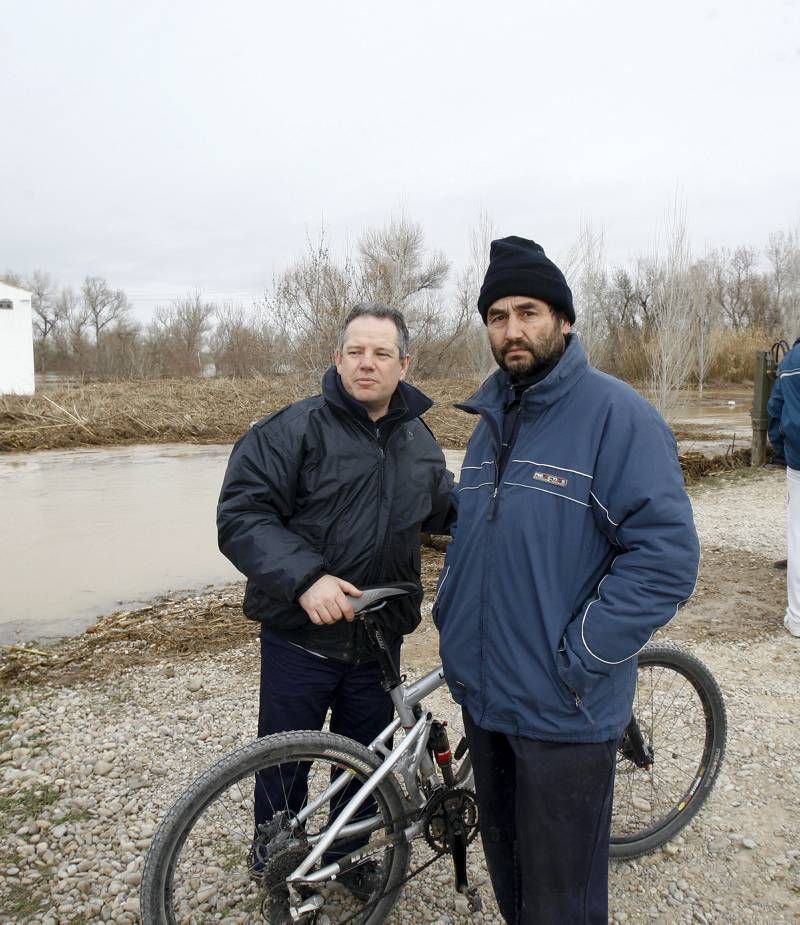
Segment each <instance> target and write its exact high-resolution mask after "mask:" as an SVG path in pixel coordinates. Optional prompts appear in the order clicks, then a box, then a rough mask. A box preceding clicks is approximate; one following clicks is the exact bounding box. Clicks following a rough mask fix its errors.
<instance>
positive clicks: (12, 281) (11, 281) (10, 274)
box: [0, 270, 25, 289]
mask: <svg viewBox="0 0 800 925" xmlns="http://www.w3.org/2000/svg"><path fill="white" fill-rule="evenodd" d="M0 283H5V284H6V285H7V286H16V287H17V288H19V289H24V288H25V286H24V282H23V279H22V274H21V273H16V272H15V271H14V270H6V272H5V273H3V274H2V275H0Z"/></svg>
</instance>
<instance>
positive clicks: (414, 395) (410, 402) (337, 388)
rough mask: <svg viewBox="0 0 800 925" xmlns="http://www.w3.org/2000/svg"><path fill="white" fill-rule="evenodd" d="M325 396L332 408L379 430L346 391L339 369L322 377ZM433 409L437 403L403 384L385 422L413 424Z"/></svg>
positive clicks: (363, 407)
mask: <svg viewBox="0 0 800 925" xmlns="http://www.w3.org/2000/svg"><path fill="white" fill-rule="evenodd" d="M322 395H323V398H324V399H325V401H326V402H328V404H329V405H332V406H333V407H334V408H337V409H338V410H339V411H343V412H344V413H345V414H347V415H349V416H350V417H351V418H354V419H355V420H357V421H360V422H361V423H362V424H366V425H367V426H368V427H371V428H372V427H374V426H375V423H376V422H374V421H372V419H371V418H370V416H369V414H368V412H367V408H366V405H364V404H363V403H362V402H360V401H358V400H357V399H355V398H353V396H352V395H350V393H349V392H348V391H347V390H346V389H345V387H344V385H343V384H342V379H341V376H340V375H339V373H337V372H336V367H335V366H329V367H328V368H327V369H326V370H325V374H324V375H323V377H322ZM432 405H433V402H432V401H431V399H430V398H428V396H427V395H426V394H425V393H424V392H422V391H421V390H420V389H418V388H416V386H413V385H409V383H407V382H403V381H402V380H401V381H400V382H399V383H398V384H397V388H396V389H395V390H394V394H393V395H392V397H391V399H390V400H389V410H388V412H387V413H386V415H385V416H384V418H383V419H382V420H390V421H391V422H392V423H397V424H401V423H404V422H405V421H411V420H413V419H414V418H418V417H419V416H420V415H422V414H424V413H425V412H426V411H427V410H428V409H429V408H430V407H431V406H432Z"/></svg>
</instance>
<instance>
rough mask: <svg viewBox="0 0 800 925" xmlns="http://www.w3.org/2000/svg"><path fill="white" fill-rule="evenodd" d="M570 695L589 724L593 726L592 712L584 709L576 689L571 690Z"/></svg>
mask: <svg viewBox="0 0 800 925" xmlns="http://www.w3.org/2000/svg"><path fill="white" fill-rule="evenodd" d="M572 696H573V697H574V698H575V706H576V707H577V708H578V709H579V710H580V711H581V713H583V715H584V716H585V717H586V719H587V720H588V722H589V725H590V726H594V720H593V719H592V714H591V713H590V712H589V711H588V710H587V709H586V707H585V706H584V705H583V700H581V697H580V695H579V694H578V693H577V692H576V691H572Z"/></svg>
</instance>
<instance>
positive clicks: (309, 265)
mask: <svg viewBox="0 0 800 925" xmlns="http://www.w3.org/2000/svg"><path fill="white" fill-rule="evenodd" d="M493 236H495V232H494V228H493V226H492V223H491V221H490V220H489V219H488V218H487V217H485V216H483V217H481V219H480V221H479V223H478V225H477V226H476V228H475V229H474V230H473V231H472V233H471V240H470V256H469V259H468V261H467V264H466V266H463V267H461V268H460V269H459V270H458V271H456V272H454V271H453V268H452V267H451V263H450V261H449V260H448V259H447V258H446V257H445V255H444V254H442V253H439V252H435V251H431V250H430V249H429V248H428V247H427V246H426V244H425V238H424V233H423V230H422V228H421V227H420V226H419V225H418V224H416V223H414V222H411V221H408V220H407V219H400V220H394V221H391V222H389V223H388V224H386V225H384V226H382V227H379V228H371V229H368V230H367V231H365V232H364V234H363V235H362V236H361V239H360V240H359V242H358V245H357V248H356V249H355V252H354V253H351V254H347V255H345V256H344V257H339V258H337V257H335V256H334V255H333V254H332V252H331V249H330V247H329V245H328V242H327V240H326V237H325V234H324V232H323V233H320V235H319V238H318V239H317V240H316V241H309V242H308V245H307V247H306V251H305V253H304V254H303V255H302V256H301V257H300V258H299V259H298V260H297V261H295V262H294V263H293V264H292V265H291V266H290V267H288V268H287V269H286V271H285V272H284V273H282V274H281V275H280V276H279V277H278V278H277V279H276V280H275V281H274V283H273V285H272V286H271V288H270V289H269V291H267V292H266V293H265V294H264V296H263V298H262V299H261V300H259V301H257V302H255V303H253V304H252V305H241V304H233V303H221V304H220V303H215V302H211V301H208V300H206V299H204V298H203V296H202V294H201V293H200V292H195V293H189V294H187V295H186V296H184V297H182V298H179V299H175V300H174V301H172V302H171V303H170V304H167V305H162V306H159V307H158V308H157V309H156V311H155V313H154V315H153V318H152V320H151V321H150V322H149V323H147V324H138V323H135V322H134V321H133V319H132V318H131V313H130V309H131V305H130V302H129V300H128V297H127V296H126V294H125V293H124V292H123V291H122V290H120V289H114V288H113V287H112V286H111V285H110V284H109V282H108V281H107V280H105V279H102V278H99V277H93V276H89V277H87V278H86V279H85V280H84V283H83V285H82V286H81V288H80V290H79V291H78V292H76V291H74V290H72V289H70V288H62V287H59V286H58V285H57V283H56V282H55V280H53V279H52V278H51V276H50V275H49V274H48V273H47V272H44V271H41V270H37V271H35V272H33V273H32V274H31V275H30V276H28V277H25V276H22V275H20V274H17V273H14V272H11V271H9V272H7V273H6V274H5V275H4V277H3V278H4V279H5V281H6V282H8V283H11V284H12V285H19V286H22V287H23V288H26V289H29V290H30V291H31V292H32V293H33V324H34V343H35V355H36V367H37V371H39V372H57V373H62V374H67V375H73V376H79V377H82V378H99V379H111V378H154V377H182V376H200V375H208V374H214V375H218V376H229V377H248V376H253V375H275V374H281V373H286V372H297V371H306V372H308V373H310V374H313V375H314V376H316V375H318V374H319V373H320V371H321V370H322V369H324V367H325V366H326V365H327V364H328V363H329V362H330V359H331V349H332V345H333V343H334V342H335V337H336V332H337V331H338V329H339V326H340V324H341V321H342V319H343V317H344V316H345V315H346V313H347V311H348V309H349V308H350V307H351V306H352V305H353V304H354V303H356V302H359V301H381V302H387V303H389V304H391V305H395V306H397V307H398V308H400V309H402V310H403V311H404V313H405V315H406V318H407V319H408V323H409V328H410V331H411V334H412V343H413V354H414V373H415V375H416V376H418V377H420V378H424V377H437V376H442V377H444V376H470V377H474V376H476V375H481V374H483V373H485V372H487V371H488V370H489V369H490V368H491V357H490V356H489V355H488V351H487V348H486V344H485V336H484V334H483V326H482V324H481V322H480V318H479V316H478V314H477V311H476V308H475V306H476V302H477V294H478V290H479V287H480V283H481V280H482V277H483V274H484V272H485V265H486V260H487V258H488V250H489V241H490V240H491V238H492V237H493ZM556 259H558V258H556ZM561 263H562V265H563V266H564V269H565V271H566V274H567V277H568V279H569V282H570V285H571V287H572V290H573V294H574V297H575V303H576V310H577V314H578V322H577V331H578V333H579V334H580V336H581V339H582V341H583V343H584V345H585V346H586V348H587V350H588V351H589V354H590V357H591V358H592V361H593V362H594V363H595V364H596V365H598V366H599V367H600V368H602V369H605V370H607V371H608V372H611V373H613V374H615V375H618V376H621V377H622V378H624V379H627V380H629V381H635V382H637V383H640V384H642V385H644V386H646V387H648V388H650V389H651V390H652V392H653V395H654V396H655V398H656V403H657V404H659V405H660V406H664V405H665V404H666V401H667V396H668V395H669V394H670V393H671V392H673V391H674V390H675V389H678V388H680V387H681V386H682V385H684V384H685V383H687V382H692V383H693V384H696V385H697V386H698V387H699V388H700V389H702V388H703V387H704V385H705V383H706V382H708V381H710V380H712V379H727V380H729V381H731V380H733V381H735V380H737V379H742V378H746V377H747V376H748V375H749V373H750V368H745V367H746V366H747V365H748V363H749V362H750V359H751V356H752V349H754V347H753V345H754V344H757V343H761V344H762V349H764V348H765V347H766V346H769V343H771V342H772V340H774V339H778V338H781V337H783V338H787V339H789V340H793V339H794V337H795V335H797V334H800V230H798V229H794V230H790V231H778V232H775V233H773V234H771V235H770V236H769V240H768V242H767V245H766V247H763V248H761V249H758V248H755V247H749V246H741V247H737V248H733V249H729V248H716V249H714V250H710V251H708V252H707V253H706V254H705V255H704V256H702V257H696V256H694V255H692V254H691V252H690V250H689V246H688V243H687V240H686V228H685V219H684V217H683V214H682V213H681V211H680V209H678V208H677V207H676V208H675V209H673V210H672V212H671V213H670V214H669V215H668V217H667V221H666V222H665V226H664V228H663V230H662V232H661V236H660V240H659V242H658V244H657V245H656V246H655V247H654V248H653V250H652V252H651V253H649V254H643V255H640V256H638V257H636V258H635V259H634V260H633V261H631V262H630V263H629V264H628V265H618V266H614V265H610V264H609V263H608V261H607V259H606V253H605V242H604V237H603V235H602V233H598V232H595V231H594V230H593V229H592V227H591V226H590V225H588V224H587V225H586V226H585V227H584V228H583V229H582V230H581V233H580V235H579V238H578V240H577V242H576V243H575V245H574V247H573V248H572V250H571V252H570V253H569V254H568V255H567V257H566V259H564V260H562V261H561ZM768 342H769V343H768Z"/></svg>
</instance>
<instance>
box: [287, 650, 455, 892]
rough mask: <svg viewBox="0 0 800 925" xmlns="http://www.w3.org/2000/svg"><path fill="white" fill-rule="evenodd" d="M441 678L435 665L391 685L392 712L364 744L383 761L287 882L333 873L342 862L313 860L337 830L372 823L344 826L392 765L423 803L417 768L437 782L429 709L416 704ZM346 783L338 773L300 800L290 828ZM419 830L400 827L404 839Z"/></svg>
mask: <svg viewBox="0 0 800 925" xmlns="http://www.w3.org/2000/svg"><path fill="white" fill-rule="evenodd" d="M442 684H444V671H443V670H442V666H441V665H439V666H438V667H437V668H434V669H433V671H430V672H428V674H426V675H425V676H424V677H422V678H420V679H419V680H418V681H415V682H413V683H411V684H405V683H401V684H398V685H397V686H396V687H394V688H392V690H391V691H390V696H391V698H392V702H393V703H394V707H395V711H396V713H397V716H396V717H395V718H394V719H393V720H392V722H391V723H389V725H388V726H387V727H386V728H385V729H384V730H383V731H382V732H381V733H380V734H379V735H377V736H376V737H375V738H374V739H373V740H372V742H371V743H370V744H369V746H368V749H369V751H371V752H374V753H376V754H379V755H381V756H382V758H383V761H382V764H381V766H380V767H379V768H377V769H376V770H375V771H373V772H372V774H370V775H369V777H368V778H367V780H366V781H365V782H364V784H363V785H362V786H361V787H360V788H359V790H358V793H356V794H355V796H354V797H353V798H352V799H351V800H350V801H349V802H348V804H347V806H345V807H344V808H343V809H342V811H341V812H340V813H339V814H338V816H337V817H336V819H335V820H334V821H333V822H332V823H331V825H330V827H329V828H328V829H327V830H326V831H325V834H324V835H322V836H321V837H319V838H317V840H316V842H315V844H314V848H313V849H312V851H311V853H310V854H309V855H308V856H307V857H306V858H305V859H304V860H303V862H302V864H300V866H299V867H297V868H296V869H295V870H294V871H293V872H292V873H291V874H290V875H289V877H287V878H286V881H287V883H288V884H290V885H296V884H298V883H317V882H319V881H321V880H327V879H328V878H330V877H333V876H336V875H337V874H338V873H339V872H340V870H341V866H340V865H339V864H338V863H335V862H334V863H331V864H327V865H326V866H324V867H321V868H320V869H319V870H316V871H313V873H312V872H311V869H312V868H313V867H314V865H315V864H317V863H318V862H320V861H321V860H322V857H323V855H324V854H325V852H326V851H327V850H328V848H329V847H330V846H331V845H332V844H333V842H334V841H335V840H336V839H337V838H339V837H340V836H344V837H347V836H350V835H355V834H359V833H361V832H365V831H369V830H370V829H371V828H373V827H374V825H375V817H373V818H372V819H365V820H362V821H360V822H358V823H356V824H354V825H350V826H348V824H347V823H348V822H349V821H350V819H352V817H353V816H354V815H355V813H356V812H357V811H358V809H359V808H360V807H361V806H362V805H363V804H364V803H365V802H366V801H367V800H368V799H369V797H370V795H371V794H372V793H373V792H374V791H375V790H376V789H377V788H378V786H380V784H381V782H382V781H383V780H384V779H385V778H386V777H387V776H388V775H389V774H391V773H392V772H393V771H395V770H397V771H398V772H399V773H400V774H401V775H402V777H403V780H404V782H405V784H406V788H407V790H408V794H409V802H411V803H412V804H413V805H415V806H417V807H421V806H423V805H424V803H425V797H424V795H423V794H422V792H421V791H420V789H419V783H418V774H419V773H420V772H421V773H422V775H423V777H424V778H425V779H426V780H427V781H428V782H429V783H430V784H431V785H434V784H436V783H437V782H438V776H437V774H436V765H435V764H434V762H433V761H432V759H431V756H430V754H429V753H428V750H427V748H426V746H427V744H428V739H429V737H430V731H431V724H432V722H433V714H432V713H430V712H424V711H422V710H421V709H420V704H421V703H422V700H423V698H424V697H427V696H428V695H429V694H430V693H432V692H433V691H435V690H436V689H437V688H438V687H441V686H442ZM401 726H402V727H403V729H404V730H405V736H404V737H403V739H402V741H401V742H400V744H399V745H396V746H395V747H394V748H393V749H389V747H388V745H387V743H388V741H389V740H390V739H391V737H392V736H393V735H394V734H395V733H396V732H397V731H398V730H399V729H400V727H401ZM348 783H349V780H348V779H347V778H346V776H345V775H340V776H339V777H338V778H337V779H336V780H335V781H333V782H332V783H331V784H330V786H329V787H327V788H326V789H325V790H324V791H323V792H322V793H321V794H319V796H317V797H315V798H314V800H313V801H312V802H310V803H309V804H308V805H307V806H305V807H304V808H303V809H302V810H301V811H300V812H299V813H298V814H297V816H296V818H295V819H294V820H293V828H297V827H299V826H302V825H303V823H304V822H305V820H306V819H307V818H308V817H309V816H310V815H311V814H312V813H314V812H315V811H316V810H317V809H318V808H319V807H320V806H321V805H322V804H323V803H326V802H328V801H330V800H331V799H332V797H334V796H336V794H337V793H339V792H340V791H341V790H343V789H344V788H345V787H346V786H347V785H348ZM420 832H421V826H420V824H419V823H415V824H412V825H410V826H409V827H408V828H407V829H406V830H405V831H404V833H403V836H404V837H405V838H407V839H408V840H409V841H411V839H413V838H415V837H416V836H417V835H418V834H420Z"/></svg>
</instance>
